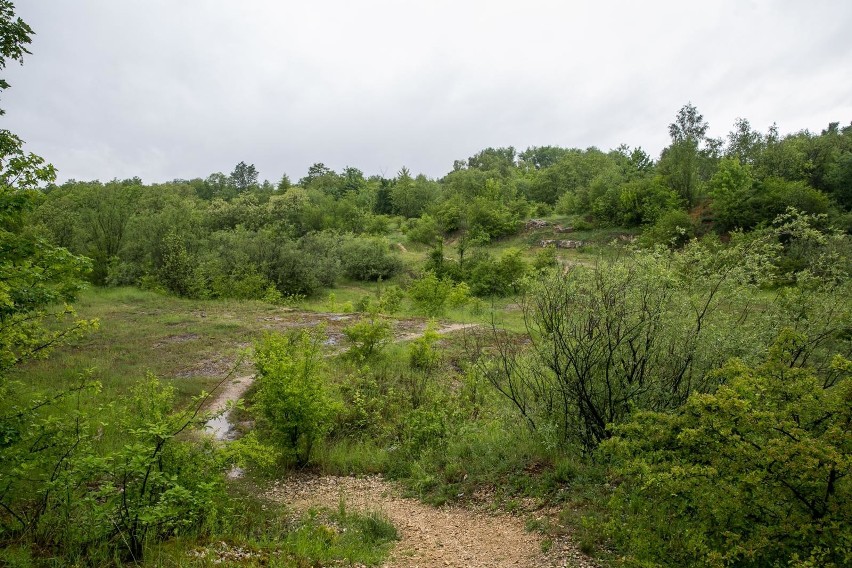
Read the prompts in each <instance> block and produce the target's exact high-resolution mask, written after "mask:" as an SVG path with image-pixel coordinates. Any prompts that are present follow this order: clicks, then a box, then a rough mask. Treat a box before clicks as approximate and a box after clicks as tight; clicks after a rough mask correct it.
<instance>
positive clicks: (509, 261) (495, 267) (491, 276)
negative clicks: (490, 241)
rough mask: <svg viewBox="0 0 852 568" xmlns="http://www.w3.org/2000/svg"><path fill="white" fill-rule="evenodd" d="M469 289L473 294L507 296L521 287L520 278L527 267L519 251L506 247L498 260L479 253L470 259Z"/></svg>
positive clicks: (524, 273)
mask: <svg viewBox="0 0 852 568" xmlns="http://www.w3.org/2000/svg"><path fill="white" fill-rule="evenodd" d="M470 265H471V268H470V277H469V278H468V282H469V283H470V291H471V293H472V294H473V295H474V296H479V297H491V296H509V295H511V294H516V293H518V292H520V291H521V289H522V288H523V283H522V279H523V277H524V275H526V273H527V270H528V267H527V264H526V262H524V260H523V259H522V258H521V251H520V250H518V249H508V250H506V251H504V252H503V254H502V255H501V256H500V258H499V259H498V260H494V259H493V258H492V257H491V256H488V255H481V256H479V257H476V258H472V259H471V260H470Z"/></svg>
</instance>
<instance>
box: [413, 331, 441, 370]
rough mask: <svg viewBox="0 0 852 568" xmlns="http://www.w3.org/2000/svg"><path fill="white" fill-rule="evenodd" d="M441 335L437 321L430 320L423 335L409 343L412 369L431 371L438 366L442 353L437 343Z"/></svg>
mask: <svg viewBox="0 0 852 568" xmlns="http://www.w3.org/2000/svg"><path fill="white" fill-rule="evenodd" d="M440 337H441V336H440V335H439V334H438V331H437V326H436V325H435V323H434V322H429V324H428V325H427V326H426V330H425V331H424V332H423V335H422V336H420V337H418V338H417V339H414V340H412V341H411V343H409V344H408V364H409V365H410V366H411V368H412V369H417V370H419V371H431V370H433V369H434V368H435V367H437V365H438V363H439V362H440V359H441V354H440V352H439V351H438V350H437V349H435V345H436V343H437V342H438V339H440Z"/></svg>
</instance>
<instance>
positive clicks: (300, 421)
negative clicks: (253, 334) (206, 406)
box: [254, 331, 334, 465]
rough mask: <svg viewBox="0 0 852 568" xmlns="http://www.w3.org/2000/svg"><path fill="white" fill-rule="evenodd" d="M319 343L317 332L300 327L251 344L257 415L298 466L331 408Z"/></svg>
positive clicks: (327, 422)
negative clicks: (292, 331)
mask: <svg viewBox="0 0 852 568" xmlns="http://www.w3.org/2000/svg"><path fill="white" fill-rule="evenodd" d="M320 345H321V339H320V335H319V334H316V333H315V334H310V333H308V332H306V331H303V332H300V333H291V334H289V335H280V334H279V335H276V334H268V335H266V336H265V337H264V338H263V339H262V340H261V341H260V342H258V344H257V345H256V346H255V366H256V368H257V391H256V393H255V396H254V401H255V406H256V410H257V415H258V418H260V419H262V420H263V425H264V427H265V428H266V429H267V431H268V432H269V435H270V436H271V439H272V442H273V443H275V444H276V445H277V446H278V447H279V448H281V449H282V450H283V451H285V452H286V454H287V456H288V457H290V458H292V459H294V460H295V461H296V463H297V464H299V465H304V464H306V463H308V460H309V459H310V457H311V450H312V449H313V447H314V444H315V443H316V442H317V441H318V440H320V439H322V437H323V436H324V435H325V434H326V433H327V432H328V429H329V428H330V426H331V418H332V416H333V412H334V406H333V404H332V402H331V398H330V395H329V393H328V391H327V387H326V386H325V383H324V380H325V374H324V369H323V360H322V356H321V353H320Z"/></svg>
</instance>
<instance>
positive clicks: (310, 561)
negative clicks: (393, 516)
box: [145, 482, 399, 568]
mask: <svg viewBox="0 0 852 568" xmlns="http://www.w3.org/2000/svg"><path fill="white" fill-rule="evenodd" d="M261 491H262V489H261V488H258V487H256V486H255V485H253V484H252V483H251V482H242V483H234V484H233V486H232V492H233V497H232V498H233V509H232V511H231V514H230V515H229V517H228V518H227V519H223V523H224V525H223V526H222V527H220V528H219V529H218V531H217V533H216V534H217V535H218V536H211V537H210V538H207V539H200V540H184V539H173V540H171V541H168V542H166V543H163V544H159V545H155V546H153V547H151V548H150V549H149V550H148V551H147V558H146V561H145V565H149V566H176V567H177V566H216V565H224V566H234V565H240V566H274V567H280V568H303V567H306V566H329V565H331V566H358V565H361V566H375V565H378V564H380V563H381V562H382V561H384V560H385V558H386V557H387V554H388V552H389V551H390V548H391V547H392V546H393V542H394V541H396V540H398V538H399V536H398V534H397V531H396V528H395V527H394V526H393V524H391V523H390V521H389V520H388V519H387V517H386V516H385V515H383V514H382V513H380V512H378V511H366V512H350V511H347V510H346V508H345V507H340V508H338V509H335V510H329V509H313V510H310V511H308V512H306V513H305V514H302V515H300V516H296V515H295V514H294V512H293V511H291V510H289V509H288V508H286V507H285V506H283V505H280V504H276V503H272V502H269V501H266V500H265V499H263V498H262V497H258V496H257V495H258V493H260V492H261Z"/></svg>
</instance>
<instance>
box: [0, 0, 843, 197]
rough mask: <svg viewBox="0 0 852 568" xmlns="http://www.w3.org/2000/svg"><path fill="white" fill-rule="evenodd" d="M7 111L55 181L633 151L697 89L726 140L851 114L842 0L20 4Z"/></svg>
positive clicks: (424, 165)
mask: <svg viewBox="0 0 852 568" xmlns="http://www.w3.org/2000/svg"><path fill="white" fill-rule="evenodd" d="M18 4H19V5H18V11H19V13H20V15H21V16H22V17H23V18H24V19H25V20H26V21H27V22H28V23H30V25H31V26H32V27H33V28H34V29H35V30H36V32H37V33H38V35H37V37H36V38H35V42H34V44H33V46H32V51H33V55H32V56H30V57H28V58H27V60H26V62H25V65H24V67H23V68H14V69H13V68H9V69H7V70H6V77H7V78H8V79H9V80H10V82H11V83H12V84H13V88H12V89H10V90H9V91H7V93H6V94H5V95H4V97H3V100H2V101H0V106H2V107H3V108H5V109H6V110H7V112H8V114H7V116H6V117H4V118H3V119H2V120H3V121H4V125H3V127H4V128H8V129H10V130H12V131H14V132H16V133H19V134H20V135H21V136H22V137H23V138H24V139H25V140H27V141H28V142H29V149H30V150H31V151H34V152H37V153H39V154H41V155H43V156H44V157H45V158H47V159H49V160H50V161H51V162H53V163H54V164H55V165H56V166H57V167H58V168H59V169H60V177H61V179H67V178H69V177H74V178H78V179H90V178H100V179H110V178H113V177H119V178H124V177H130V176H134V175H138V176H140V177H142V178H143V179H144V180H146V181H164V180H168V179H172V178H175V177H182V178H189V177H203V176H206V175H208V174H209V173H211V172H214V171H222V170H224V171H228V170H229V169H230V168H232V167H233V165H234V164H235V163H236V162H238V161H240V160H245V161H247V162H253V163H255V164H256V165H257V167H258V169H259V170H260V172H261V175H262V176H263V177H267V178H269V179H273V180H274V179H277V178H278V177H279V176H280V175H281V174H282V173H284V172H286V173H288V174H289V175H290V177H291V178H294V179H298V178H299V177H301V176H302V175H304V173H305V172H306V171H307V168H308V166H309V165H310V164H311V163H313V162H316V161H322V162H324V163H326V164H327V165H329V166H330V167H333V168H335V169H338V170H339V169H340V168H343V167H344V166H347V165H353V166H356V167H359V168H361V169H362V170H364V171H365V173H367V174H373V173H384V174H386V175H392V174H393V173H395V172H396V171H398V170H399V168H400V167H401V166H403V165H406V166H407V167H409V168H410V169H411V170H412V171H415V172H424V173H426V174H427V175H430V176H440V175H443V174H444V173H446V172H447V171H448V170H449V169H450V168H451V167H452V162H453V160H454V159H462V158H465V157H467V156H469V155H471V154H473V153H475V152H476V151H478V150H480V149H482V148H484V147H487V146H505V145H514V146H515V147H517V148H519V149H523V148H524V147H526V146H528V145H545V144H558V145H563V146H579V147H587V146H592V145H594V146H598V147H599V148H601V149H604V150H606V149H608V148H611V147H615V146H617V145H618V144H620V143H627V144H629V145H631V146H643V147H644V148H645V149H646V150H647V151H648V152H649V153H651V154H652V155H657V154H658V153H659V151H660V150H661V149H662V148H663V147H664V146H665V144H666V143H667V138H668V137H667V133H666V127H667V125H668V123H669V122H671V120H672V119H673V117H674V115H675V113H676V112H677V110H678V109H679V108H680V107H681V106H682V105H683V104H685V103H686V102H687V101H692V102H693V103H695V104H696V105H697V106H698V108H699V110H700V111H701V112H702V113H703V114H704V116H705V118H706V119H707V120H708V121H709V122H710V124H711V132H710V133H711V135H713V136H724V135H725V133H726V132H727V131H728V130H729V129H730V126H731V125H732V123H733V120H734V119H735V118H736V117H739V116H742V117H745V118H748V119H749V120H751V122H752V124H753V125H754V126H755V127H757V128H760V129H764V128H766V127H767V126H768V125H769V124H771V123H772V122H773V121H775V122H777V123H778V124H779V126H780V127H781V129H782V131H789V130H797V129H800V128H810V129H813V130H819V129H821V128H823V127H824V126H825V124H827V122H828V121H829V120H840V121H844V122H848V121H849V120H850V117H852V80H850V79H849V78H847V77H848V75H849V74H848V72H847V70H848V69H849V68H852V42H850V41H849V40H848V39H847V35H848V34H847V33H846V31H845V30H844V29H843V28H844V25H845V23H846V22H848V21H850V19H851V18H852V5H850V4H849V3H848V2H844V1H842V0H838V1H824V2H815V3H811V4H809V5H807V6H806V5H804V4H802V3H799V2H781V3H779V2H770V1H768V0H767V1H753V2H739V1H735V0H724V1H721V2H714V3H704V4H692V3H683V2H675V1H673V0H662V1H654V2H644V3H637V2H617V1H610V2H599V3H591V2H561V1H556V0H531V1H528V2H524V3H519V2H506V1H490V2H485V1H481V2H479V1H476V2H474V1H471V2H449V1H446V0H437V1H434V2H428V3H427V2H409V1H390V0H365V1H363V2H346V1H344V0H321V1H316V2H310V3H305V2H291V1H287V2H273V1H261V0H247V1H245V2H229V1H225V0H182V1H181V2H170V1H167V0H148V1H142V0H127V1H122V2H115V1H110V0H85V1H78V2H73V3H72V2H56V1H55V0H27V2H26V3H24V2H21V1H19V2H18Z"/></svg>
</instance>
